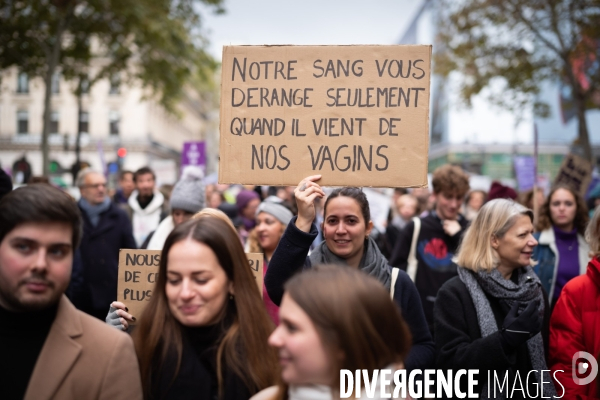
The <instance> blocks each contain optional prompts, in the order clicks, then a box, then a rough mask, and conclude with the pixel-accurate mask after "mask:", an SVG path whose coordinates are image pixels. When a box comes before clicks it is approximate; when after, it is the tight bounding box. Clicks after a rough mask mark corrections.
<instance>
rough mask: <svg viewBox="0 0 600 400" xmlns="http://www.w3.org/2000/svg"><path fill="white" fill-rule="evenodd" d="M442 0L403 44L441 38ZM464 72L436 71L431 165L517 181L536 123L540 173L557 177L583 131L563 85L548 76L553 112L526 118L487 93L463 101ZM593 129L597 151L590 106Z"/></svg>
mask: <svg viewBox="0 0 600 400" xmlns="http://www.w3.org/2000/svg"><path fill="white" fill-rule="evenodd" d="M437 3H438V2H437V1H436V0H422V1H421V7H420V9H419V10H418V12H417V13H416V14H415V16H414V18H413V19H412V21H411V23H410V24H409V26H408V28H407V29H406V30H405V32H404V33H403V35H402V37H401V39H400V41H399V43H400V44H433V51H434V53H435V51H436V48H438V47H439V46H438V44H437V43H436V37H437V27H438V26H439V24H438V23H437V18H438V13H437V9H436V5H437ZM457 77H458V72H456V73H454V75H453V74H451V75H450V76H449V77H448V78H444V77H441V76H439V75H435V74H432V81H431V104H430V150H429V170H430V172H431V171H433V170H434V169H435V168H437V167H438V166H440V165H443V164H445V163H448V162H450V163H453V164H458V165H461V166H463V168H465V170H467V171H469V172H471V173H473V174H477V175H486V176H489V177H490V178H492V179H497V180H503V181H505V182H507V183H511V181H512V183H513V184H514V178H515V172H514V167H513V165H514V159H515V157H517V156H532V155H533V154H534V146H533V142H534V129H536V127H537V132H538V143H539V146H538V174H539V175H542V176H544V177H545V178H546V180H548V181H551V180H553V179H554V177H555V176H556V174H557V172H558V171H559V169H560V165H561V163H562V160H563V158H564V156H565V155H566V154H568V153H569V152H570V151H573V148H572V145H573V143H574V140H575V138H576V137H577V121H576V118H571V119H568V120H565V119H564V113H563V112H562V109H561V101H560V98H561V85H560V83H559V82H558V81H556V82H547V83H545V84H544V85H543V87H542V91H541V94H540V98H541V100H543V101H544V102H546V103H547V104H548V105H549V106H550V117H549V118H538V117H535V116H534V115H533V113H532V112H531V111H527V110H526V111H525V112H523V113H522V115H521V116H520V118H517V117H516V116H515V115H513V114H511V113H509V112H507V111H504V110H501V109H499V108H497V107H496V106H493V105H492V104H490V103H489V102H488V101H486V100H485V96H486V93H482V95H481V96H477V97H475V98H474V99H473V101H472V107H471V108H466V107H465V106H463V105H462V104H461V101H460V99H459V98H458V94H457V93H458V90H457V89H456V83H457ZM587 122H588V129H589V131H590V138H591V142H592V146H593V148H594V154H595V155H596V156H600V111H596V110H590V111H588V112H587Z"/></svg>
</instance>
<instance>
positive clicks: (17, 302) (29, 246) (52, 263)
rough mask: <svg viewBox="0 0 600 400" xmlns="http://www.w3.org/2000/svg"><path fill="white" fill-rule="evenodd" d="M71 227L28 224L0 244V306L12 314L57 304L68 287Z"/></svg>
mask: <svg viewBox="0 0 600 400" xmlns="http://www.w3.org/2000/svg"><path fill="white" fill-rule="evenodd" d="M71 240H72V227H71V225H69V224H67V223H63V222H42V223H34V222H27V223H24V224H21V225H18V226H17V227H16V228H14V229H13V230H12V231H10V232H9V233H8V234H7V235H6V236H5V237H4V239H3V240H2V242H1V243H0V306H2V307H4V308H5V309H7V310H9V311H13V312H24V311H34V310H42V309H45V308H48V307H49V306H51V305H53V304H56V303H57V302H58V301H59V300H60V298H61V296H62V294H63V293H64V292H65V290H66V289H67V286H68V285H69V280H70V278H71V268H72V264H73V245H72V243H71Z"/></svg>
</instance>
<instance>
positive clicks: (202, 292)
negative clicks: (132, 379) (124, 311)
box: [133, 217, 277, 400]
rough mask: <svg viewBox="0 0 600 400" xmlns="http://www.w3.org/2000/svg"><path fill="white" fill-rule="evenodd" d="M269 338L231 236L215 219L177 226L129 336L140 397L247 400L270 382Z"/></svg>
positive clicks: (240, 252)
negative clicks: (137, 366)
mask: <svg viewBox="0 0 600 400" xmlns="http://www.w3.org/2000/svg"><path fill="white" fill-rule="evenodd" d="M272 330H273V324H272V323H271V321H270V320H269V316H268V315H267V313H266V312H265V309H264V307H263V305H262V300H261V298H260V293H259V292H258V290H257V287H256V282H255V281H254V278H253V276H252V272H251V271H250V268H248V260H247V258H246V255H245V253H244V250H243V249H242V246H241V244H240V241H239V239H238V238H237V235H236V233H235V231H234V230H232V229H231V227H230V226H229V225H228V224H227V223H226V222H224V221H222V220H220V219H219V218H215V217H205V218H199V219H196V220H192V221H188V222H185V223H183V224H181V225H179V226H177V227H176V228H175V229H174V230H173V231H172V232H171V234H170V235H169V236H168V237H167V240H166V241H165V246H164V248H163V251H162V254H161V259H160V267H159V273H158V279H157V282H156V288H155V290H154V293H153V295H152V298H151V300H150V302H149V304H148V306H147V307H146V309H145V310H144V312H143V314H142V315H141V317H140V318H139V324H138V326H137V328H136V329H135V330H134V332H133V339H134V343H135V347H136V352H137V355H138V360H139V363H140V370H141V371H140V372H141V376H142V383H143V387H144V393H145V397H146V398H151V399H214V398H219V399H240V400H241V399H244V400H245V399H248V398H249V397H251V396H252V395H253V394H254V393H256V392H258V391H260V390H262V389H264V388H266V387H268V386H271V385H273V384H274V383H275V382H276V375H277V357H276V354H275V351H274V350H273V349H271V348H269V347H268V345H267V339H268V336H269V334H270V333H271V331H272Z"/></svg>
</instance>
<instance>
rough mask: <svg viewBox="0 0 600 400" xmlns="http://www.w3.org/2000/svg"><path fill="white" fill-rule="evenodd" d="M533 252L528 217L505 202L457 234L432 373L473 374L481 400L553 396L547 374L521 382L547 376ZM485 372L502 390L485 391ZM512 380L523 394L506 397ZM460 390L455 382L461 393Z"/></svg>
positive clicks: (439, 308) (542, 299)
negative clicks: (458, 241)
mask: <svg viewBox="0 0 600 400" xmlns="http://www.w3.org/2000/svg"><path fill="white" fill-rule="evenodd" d="M536 245H537V241H536V240H535V238H534V237H533V212H532V211H531V210H529V209H527V208H525V207H523V206H522V205H520V204H517V203H515V202H513V201H512V200H506V199H496V200H492V201H490V202H488V203H486V204H485V205H484V206H483V207H482V208H481V210H480V211H479V214H478V215H477V217H475V220H473V222H472V224H471V226H470V227H469V229H468V230H467V232H466V234H465V237H464V239H463V242H462V244H461V247H460V248H459V251H458V254H457V264H458V266H459V268H458V276H457V277H455V278H453V279H451V280H449V281H448V282H446V283H445V284H444V286H442V288H441V289H440V291H439V293H438V296H437V299H436V302H435V311H434V319H435V332H436V334H435V342H436V347H437V349H438V357H437V368H440V369H451V370H455V371H456V370H459V369H478V370H479V374H480V375H479V376H480V377H482V379H480V380H479V382H480V383H479V385H478V386H477V392H479V393H480V396H481V398H482V399H486V398H509V397H510V398H513V399H514V398H518V397H519V395H522V396H523V398H529V397H525V396H527V395H528V394H532V393H536V390H537V391H538V393H539V391H540V390H542V389H543V395H544V396H552V395H554V394H555V389H554V386H553V384H552V383H551V376H550V375H549V373H546V375H545V376H542V375H541V374H540V373H538V374H537V375H536V378H537V380H536V379H533V378H531V379H527V380H526V379H525V377H527V376H528V375H527V374H528V373H529V371H531V370H536V371H542V370H548V367H547V363H546V354H545V351H544V349H545V348H547V347H546V346H545V343H547V335H544V337H542V334H541V331H542V326H547V321H548V319H549V307H548V304H547V296H546V295H545V293H544V290H543V288H542V284H541V282H540V280H539V279H538V277H537V276H536V274H535V273H534V272H533V269H532V268H531V265H532V263H533V261H532V259H531V254H532V252H533V249H534V247H535V246H536ZM545 322H546V323H545ZM488 371H489V372H490V373H491V374H493V373H494V372H495V373H496V374H497V376H499V379H500V381H502V380H504V377H505V376H506V377H507V378H508V382H509V385H505V387H504V389H503V390H502V391H500V390H494V388H488V386H487V384H488V379H487V376H488ZM492 371H493V372H492ZM491 376H493V375H491ZM520 378H521V382H522V385H523V386H524V389H525V391H524V392H520V391H517V392H513V393H508V391H509V390H510V388H512V386H513V382H515V381H517V383H518V382H519V381H520V380H519V379H520ZM466 384H467V381H466V379H464V380H463V381H461V386H462V389H464V390H466V388H467V385H466ZM488 389H490V391H489V392H488ZM496 389H498V388H496ZM488 394H489V397H488ZM538 395H539V394H538Z"/></svg>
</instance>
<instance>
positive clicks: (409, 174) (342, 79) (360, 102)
mask: <svg viewBox="0 0 600 400" xmlns="http://www.w3.org/2000/svg"><path fill="white" fill-rule="evenodd" d="M430 65H431V46H399V45H398V46H225V47H224V48H223V62H222V76H221V81H222V84H221V116H220V152H219V157H220V162H219V182H220V183H241V184H263V185H293V186H295V185H297V184H298V182H300V180H301V179H302V178H304V177H305V176H308V175H315V174H321V175H322V179H321V181H319V184H321V185H324V186H373V187H401V186H402V187H422V186H426V185H427V155H428V148H429V97H430Z"/></svg>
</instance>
